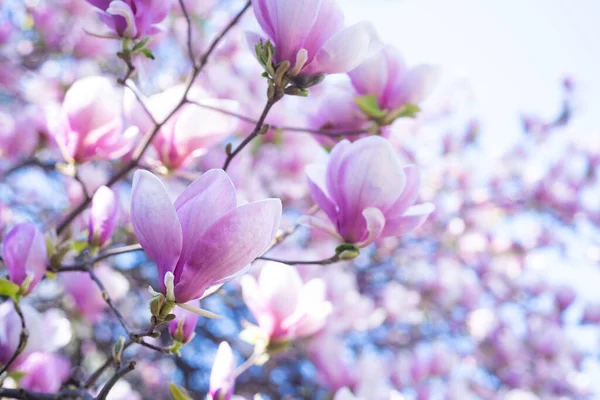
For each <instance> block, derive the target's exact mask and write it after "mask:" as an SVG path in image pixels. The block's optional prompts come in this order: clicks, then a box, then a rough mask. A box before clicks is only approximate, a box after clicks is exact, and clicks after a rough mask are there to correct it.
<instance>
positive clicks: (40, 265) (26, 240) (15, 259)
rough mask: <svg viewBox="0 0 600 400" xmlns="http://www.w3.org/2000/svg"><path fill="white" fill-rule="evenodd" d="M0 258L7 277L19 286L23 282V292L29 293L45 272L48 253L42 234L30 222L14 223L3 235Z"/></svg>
mask: <svg viewBox="0 0 600 400" xmlns="http://www.w3.org/2000/svg"><path fill="white" fill-rule="evenodd" d="M2 258H3V259H4V263H5V264H6V269H7V270H8V277H9V279H10V280H11V281H12V282H13V283H16V284H17V285H19V286H21V285H23V284H24V283H25V284H26V285H27V288H26V291H25V294H29V293H30V292H31V291H32V290H33V288H34V287H35V285H37V283H38V282H39V281H40V280H41V279H42V278H43V277H44V274H45V273H46V267H47V265H48V254H47V252H46V238H45V237H44V234H43V233H42V232H40V231H39V229H38V228H37V227H36V226H35V225H34V224H32V223H30V222H26V223H22V224H18V225H15V226H14V227H13V228H12V229H11V230H10V231H9V232H8V233H7V234H6V236H5V237H4V242H3V247H2ZM28 280H29V282H28V283H26V281H28Z"/></svg>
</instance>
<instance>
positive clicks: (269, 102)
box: [223, 97, 280, 171]
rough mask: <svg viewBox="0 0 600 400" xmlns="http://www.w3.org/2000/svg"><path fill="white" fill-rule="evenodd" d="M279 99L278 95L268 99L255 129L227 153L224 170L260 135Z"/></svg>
mask: <svg viewBox="0 0 600 400" xmlns="http://www.w3.org/2000/svg"><path fill="white" fill-rule="evenodd" d="M279 100H280V98H277V97H274V98H269V100H267V103H266V104H265V108H264V109H263V112H262V114H261V115H260V118H259V119H258V121H257V122H256V125H255V126H254V130H253V131H252V132H251V133H250V134H249V135H248V136H247V137H246V138H245V139H244V140H243V141H242V143H240V144H239V145H238V146H237V147H236V149H235V150H233V151H231V152H230V153H228V154H227V158H226V159H225V164H224V165H223V170H224V171H227V167H229V164H231V161H233V159H234V158H235V156H237V155H238V154H239V153H240V152H241V151H242V150H244V148H245V147H246V146H247V145H248V144H250V142H252V140H254V138H255V137H257V136H258V134H259V132H260V131H261V130H262V128H263V125H264V123H265V119H267V115H269V111H271V108H272V107H273V106H274V105H275V103H277V102H278V101H279Z"/></svg>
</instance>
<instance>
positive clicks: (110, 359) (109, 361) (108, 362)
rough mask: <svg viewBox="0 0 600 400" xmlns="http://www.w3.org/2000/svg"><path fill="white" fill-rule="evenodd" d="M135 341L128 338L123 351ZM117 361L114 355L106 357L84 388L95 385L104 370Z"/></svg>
mask: <svg viewBox="0 0 600 400" xmlns="http://www.w3.org/2000/svg"><path fill="white" fill-rule="evenodd" d="M133 343H134V341H133V340H131V339H130V340H128V341H127V342H126V343H125V344H124V345H123V351H125V349H127V348H128V347H129V346H131V345H132V344H133ZM114 361H115V359H114V358H113V357H108V358H107V359H106V361H105V362H104V364H102V365H101V366H100V367H99V368H98V369H96V371H94V372H93V373H92V375H90V377H89V378H88V379H87V381H85V384H84V386H83V387H84V388H86V389H89V388H91V387H92V386H94V384H95V383H96V381H97V380H98V378H100V377H101V376H102V374H103V373H104V371H106V370H107V369H108V368H109V367H110V366H111V365H112V363H113V362H114Z"/></svg>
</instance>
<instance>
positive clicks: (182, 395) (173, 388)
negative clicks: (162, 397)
mask: <svg viewBox="0 0 600 400" xmlns="http://www.w3.org/2000/svg"><path fill="white" fill-rule="evenodd" d="M169 391H170V392H171V397H172V398H173V400H193V399H192V398H191V397H190V395H189V394H188V393H187V392H186V391H185V389H183V388H180V387H179V386H177V385H176V384H174V383H169Z"/></svg>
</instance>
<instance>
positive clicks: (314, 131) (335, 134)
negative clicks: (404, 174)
mask: <svg viewBox="0 0 600 400" xmlns="http://www.w3.org/2000/svg"><path fill="white" fill-rule="evenodd" d="M188 103H190V104H194V105H196V106H198V107H202V108H205V109H207V110H211V111H215V112H218V113H221V114H225V115H229V116H231V117H235V118H237V119H239V120H242V121H245V122H248V123H251V124H256V123H258V121H257V120H255V119H252V118H250V117H247V116H245V115H242V114H238V113H235V112H233V111H229V110H225V109H223V108H219V107H215V106H211V105H209V104H202V103H201V102H198V101H192V100H189V101H188ZM271 129H280V130H282V131H289V132H301V133H310V134H313V135H318V136H326V137H331V138H341V137H345V136H357V135H363V134H365V133H368V131H367V130H366V129H357V130H353V131H342V132H331V131H328V130H325V129H311V128H301V127H293V126H279V125H271Z"/></svg>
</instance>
